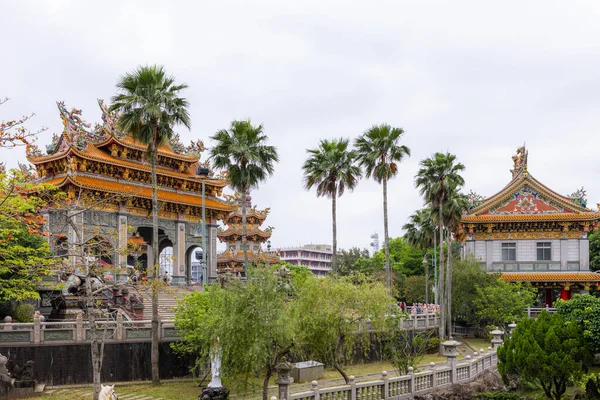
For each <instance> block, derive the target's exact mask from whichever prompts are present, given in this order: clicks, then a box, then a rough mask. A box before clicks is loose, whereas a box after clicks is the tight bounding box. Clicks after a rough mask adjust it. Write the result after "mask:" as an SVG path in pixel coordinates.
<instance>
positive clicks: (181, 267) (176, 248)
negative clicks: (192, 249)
mask: <svg viewBox="0 0 600 400" xmlns="http://www.w3.org/2000/svg"><path fill="white" fill-rule="evenodd" d="M185 230H186V223H185V221H182V220H178V221H177V223H176V224H175V237H174V238H173V259H174V260H173V273H172V274H171V282H172V283H173V284H174V285H179V284H185V283H186V281H187V271H186V270H185V269H186V266H187V264H188V262H187V260H186V257H185V256H186V254H185V249H186V242H185V233H186V232H185Z"/></svg>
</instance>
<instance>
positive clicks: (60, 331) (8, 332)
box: [0, 314, 179, 347]
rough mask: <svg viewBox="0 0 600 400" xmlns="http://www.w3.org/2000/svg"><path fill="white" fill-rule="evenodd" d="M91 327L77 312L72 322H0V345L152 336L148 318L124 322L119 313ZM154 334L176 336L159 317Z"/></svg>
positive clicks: (168, 322) (170, 338)
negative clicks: (109, 319)
mask: <svg viewBox="0 0 600 400" xmlns="http://www.w3.org/2000/svg"><path fill="white" fill-rule="evenodd" d="M95 328H96V329H95V334H94V330H93V329H91V327H90V324H89V321H85V320H84V319H83V317H82V315H81V314H78V315H77V318H76V319H75V320H73V321H63V322H45V321H44V320H43V318H40V317H35V318H34V320H33V322H32V323H3V324H0V347H7V346H15V345H25V344H33V345H44V344H46V345H52V344H64V343H89V342H90V341H91V340H92V339H94V335H95V338H96V339H100V340H105V341H107V342H124V341H136V342H140V341H150V340H151V339H152V321H150V320H141V321H136V320H133V321H126V320H125V319H124V318H123V317H122V316H121V315H120V314H118V315H117V318H116V319H115V320H112V321H98V322H96V326H95ZM158 335H159V339H160V340H164V341H174V340H177V339H179V335H178V333H177V331H176V329H175V326H174V321H172V320H165V321H161V320H159V330H158Z"/></svg>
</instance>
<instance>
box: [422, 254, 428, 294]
mask: <svg viewBox="0 0 600 400" xmlns="http://www.w3.org/2000/svg"><path fill="white" fill-rule="evenodd" d="M423 266H424V267H425V304H429V262H428V261H427V254H425V255H424V256H423Z"/></svg>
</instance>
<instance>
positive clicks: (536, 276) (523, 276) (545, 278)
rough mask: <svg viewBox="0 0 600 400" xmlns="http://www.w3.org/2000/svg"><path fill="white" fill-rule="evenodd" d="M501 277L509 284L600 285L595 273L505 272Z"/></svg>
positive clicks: (599, 276) (599, 275) (599, 278)
mask: <svg viewBox="0 0 600 400" xmlns="http://www.w3.org/2000/svg"><path fill="white" fill-rule="evenodd" d="M500 277H501V278H502V279H503V280H505V281H507V282H564V283H575V282H594V283H600V274H597V273H595V272H503V273H502V274H501V275H500Z"/></svg>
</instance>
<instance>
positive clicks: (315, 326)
mask: <svg viewBox="0 0 600 400" xmlns="http://www.w3.org/2000/svg"><path fill="white" fill-rule="evenodd" d="M297 289H298V292H297V299H296V300H295V302H294V305H293V313H294V319H295V320H296V321H297V323H298V325H297V328H296V344H297V345H298V348H299V349H301V352H302V353H303V354H302V355H303V356H304V357H306V358H307V359H313V360H319V361H321V362H324V363H326V364H327V365H330V366H333V367H334V368H335V369H337V370H338V372H340V374H341V375H342V376H343V377H344V379H345V380H346V382H348V376H347V375H346V373H345V372H344V370H343V366H344V365H345V363H346V362H347V361H348V360H349V359H350V357H351V356H352V355H353V354H354V352H355V351H356V350H357V349H358V348H361V349H362V350H363V351H365V352H366V351H367V350H368V349H369V347H370V346H371V340H370V335H369V334H367V332H366V330H367V328H369V327H370V328H373V329H374V330H378V329H381V328H383V326H384V323H385V319H386V314H387V312H388V311H389V310H390V309H391V308H392V302H393V299H392V298H390V297H389V296H388V294H387V290H386V288H385V286H383V285H382V284H380V283H377V282H372V281H369V280H363V281H362V282H353V281H352V280H351V278H350V277H338V278H336V277H332V276H328V277H326V278H324V279H319V278H316V277H313V278H312V279H308V280H307V281H306V282H305V284H304V285H303V286H302V287H301V288H297Z"/></svg>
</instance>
